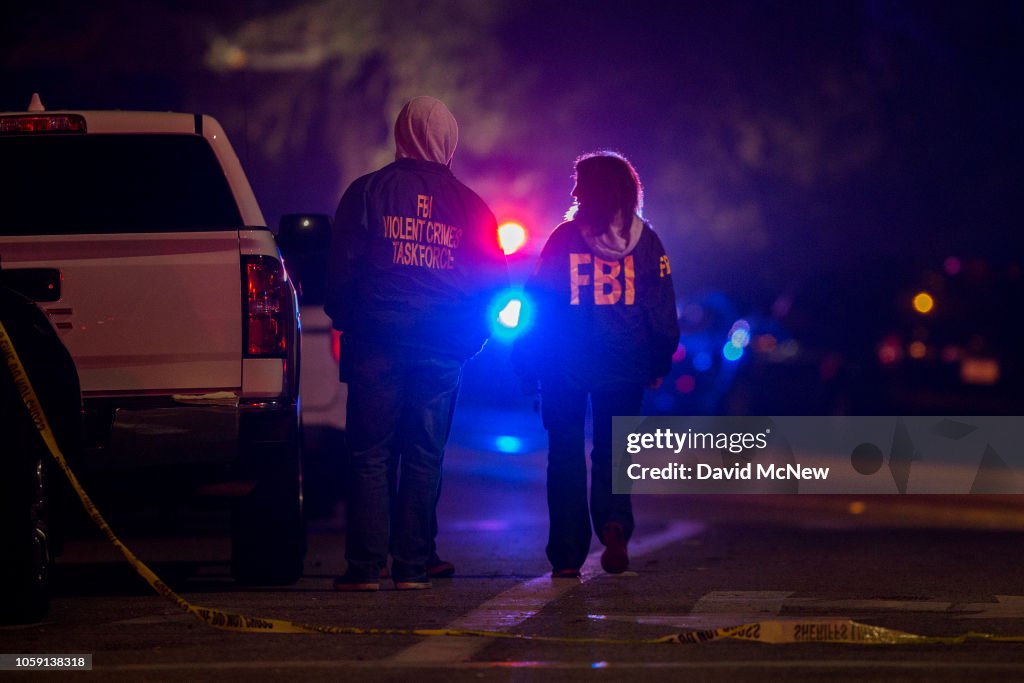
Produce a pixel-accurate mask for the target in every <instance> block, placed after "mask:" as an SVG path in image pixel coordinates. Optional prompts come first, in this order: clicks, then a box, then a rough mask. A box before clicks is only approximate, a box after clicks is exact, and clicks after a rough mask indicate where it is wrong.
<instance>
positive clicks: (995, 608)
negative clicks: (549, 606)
mask: <svg viewBox="0 0 1024 683" xmlns="http://www.w3.org/2000/svg"><path fill="white" fill-rule="evenodd" d="M793 594H794V591H712V592H710V593H706V594H705V595H703V596H701V598H700V599H699V600H697V602H696V603H695V604H694V606H693V609H692V610H691V611H690V613H689V614H675V615H673V614H651V615H613V614H590V615H588V617H589V618H590V619H595V620H609V621H628V622H632V623H636V624H645V625H651V626H666V627H673V628H680V629H713V628H724V627H728V626H736V625H738V624H745V623H752V622H755V621H761V620H763V619H764V618H765V617H766V616H768V617H770V618H772V619H779V618H780V617H778V615H779V614H781V613H782V611H783V609H786V608H789V609H799V610H802V611H813V612H815V615H814V617H813V618H820V617H823V616H825V615H827V616H829V617H844V618H850V617H851V614H863V613H864V612H889V611H893V612H912V613H921V612H928V613H932V614H946V615H948V616H950V617H955V618H958V619H1021V618H1024V596H1021V595H996V596H995V602H991V601H990V602H966V603H963V602H949V601H943V600H860V599H851V600H821V599H818V598H793V597H790V596H792V595H793ZM781 618H782V619H784V620H788V621H793V620H805V619H807V618H809V615H807V614H805V613H801V614H789V615H786V616H784V617H781Z"/></svg>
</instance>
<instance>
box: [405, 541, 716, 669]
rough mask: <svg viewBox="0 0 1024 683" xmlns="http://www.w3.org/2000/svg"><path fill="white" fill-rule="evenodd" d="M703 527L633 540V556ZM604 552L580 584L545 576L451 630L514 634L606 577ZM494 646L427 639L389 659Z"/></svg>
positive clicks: (416, 661)
mask: <svg viewBox="0 0 1024 683" xmlns="http://www.w3.org/2000/svg"><path fill="white" fill-rule="evenodd" d="M703 528H704V527H703V525H700V524H694V523H688V522H677V523H675V524H672V525H671V526H669V528H668V529H666V530H665V531H663V532H661V533H660V534H656V535H653V536H646V537H643V538H638V539H636V540H635V542H631V543H630V546H629V552H630V556H631V557H640V556H642V555H644V554H646V553H649V552H653V551H654V550H657V549H659V548H663V547H665V546H667V545H671V544H673V543H678V542H680V541H683V540H685V539H687V538H690V537H692V536H695V535H696V534H698V533H700V531H701V530H703ZM603 550H604V548H603V546H602V547H601V548H599V549H598V550H595V551H594V552H592V553H590V555H589V556H588V557H587V561H586V562H585V563H584V565H583V570H582V577H581V579H580V581H570V580H566V579H552V578H551V577H550V576H547V575H545V576H539V577H537V578H535V579H531V580H529V581H526V582H524V583H521V584H519V585H518V586H514V587H512V588H510V589H508V590H507V591H505V592H503V593H500V594H498V595H497V596H495V597H493V598H491V599H490V600H488V601H487V602H485V603H483V604H482V605H480V606H479V607H477V608H476V609H474V610H473V611H472V612H469V613H468V614H465V615H463V616H462V617H460V618H458V619H456V620H455V621H453V622H452V623H450V624H448V625H447V626H446V627H445V628H448V629H456V630H473V631H510V630H512V629H513V628H515V627H516V626H518V625H519V624H521V623H523V622H524V621H526V620H527V619H529V618H530V617H532V616H533V615H535V614H537V612H539V611H540V610H541V609H543V608H544V607H545V606H546V605H548V604H549V603H551V602H553V601H554V600H557V599H558V598H559V597H561V596H562V595H564V594H565V593H568V592H569V591H570V590H572V589H573V588H576V587H577V586H579V585H580V583H583V582H586V581H589V580H591V579H593V578H594V577H595V576H600V575H604V574H603V572H602V571H601V552H602V551H603ZM489 642H490V641H489V640H487V639H484V638H427V639H426V640H423V641H421V642H419V643H417V644H416V645H413V646H412V647H410V648H407V649H405V650H403V651H402V652H399V653H398V654H396V655H395V656H393V657H390V658H388V659H387V660H386V661H387V662H389V663H390V664H391V665H395V666H406V665H408V666H412V665H427V664H432V665H444V664H453V663H455V662H461V661H464V660H467V659H469V658H470V657H472V656H473V654H474V653H476V652H477V651H478V650H480V649H481V648H483V647H484V646H485V645H487V644H488V643H489Z"/></svg>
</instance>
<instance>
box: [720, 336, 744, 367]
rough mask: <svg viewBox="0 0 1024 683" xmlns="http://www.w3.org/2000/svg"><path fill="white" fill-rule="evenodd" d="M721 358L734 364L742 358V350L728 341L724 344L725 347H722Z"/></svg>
mask: <svg viewBox="0 0 1024 683" xmlns="http://www.w3.org/2000/svg"><path fill="white" fill-rule="evenodd" d="M722 356H723V357H724V358H725V359H726V360H727V361H733V362H735V361H738V360H739V359H740V358H742V357H743V349H742V348H741V347H739V346H736V345H735V344H733V343H732V341H731V340H730V341H727V342H725V346H723V347H722Z"/></svg>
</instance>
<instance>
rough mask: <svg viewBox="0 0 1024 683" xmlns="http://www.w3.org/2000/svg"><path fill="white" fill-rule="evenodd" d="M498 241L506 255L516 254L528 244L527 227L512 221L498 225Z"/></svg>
mask: <svg viewBox="0 0 1024 683" xmlns="http://www.w3.org/2000/svg"><path fill="white" fill-rule="evenodd" d="M498 241H499V242H500V243H501V248H502V250H504V252H505V255H506V256H508V255H509V254H514V253H516V252H517V251H519V249H520V248H521V247H522V246H523V245H524V244H526V228H524V227H523V226H521V225H520V224H519V223H513V222H511V221H509V222H507V223H502V224H501V225H500V226H498Z"/></svg>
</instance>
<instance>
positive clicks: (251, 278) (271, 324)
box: [242, 256, 294, 358]
mask: <svg viewBox="0 0 1024 683" xmlns="http://www.w3.org/2000/svg"><path fill="white" fill-rule="evenodd" d="M242 287H243V292H242V296H243V300H242V313H243V316H244V318H243V330H244V339H243V342H244V344H245V353H246V355H248V356H263V357H267V356H270V357H276V358H284V357H286V356H287V354H288V350H289V345H290V344H291V343H293V340H292V339H291V325H290V321H291V320H292V318H293V317H294V311H293V310H292V306H293V305H294V302H293V301H292V297H291V288H290V287H289V286H288V275H287V273H286V272H285V270H284V266H282V265H281V262H280V261H278V260H277V259H274V258H270V257H268V256H248V257H246V258H245V260H244V261H243V262H242Z"/></svg>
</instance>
